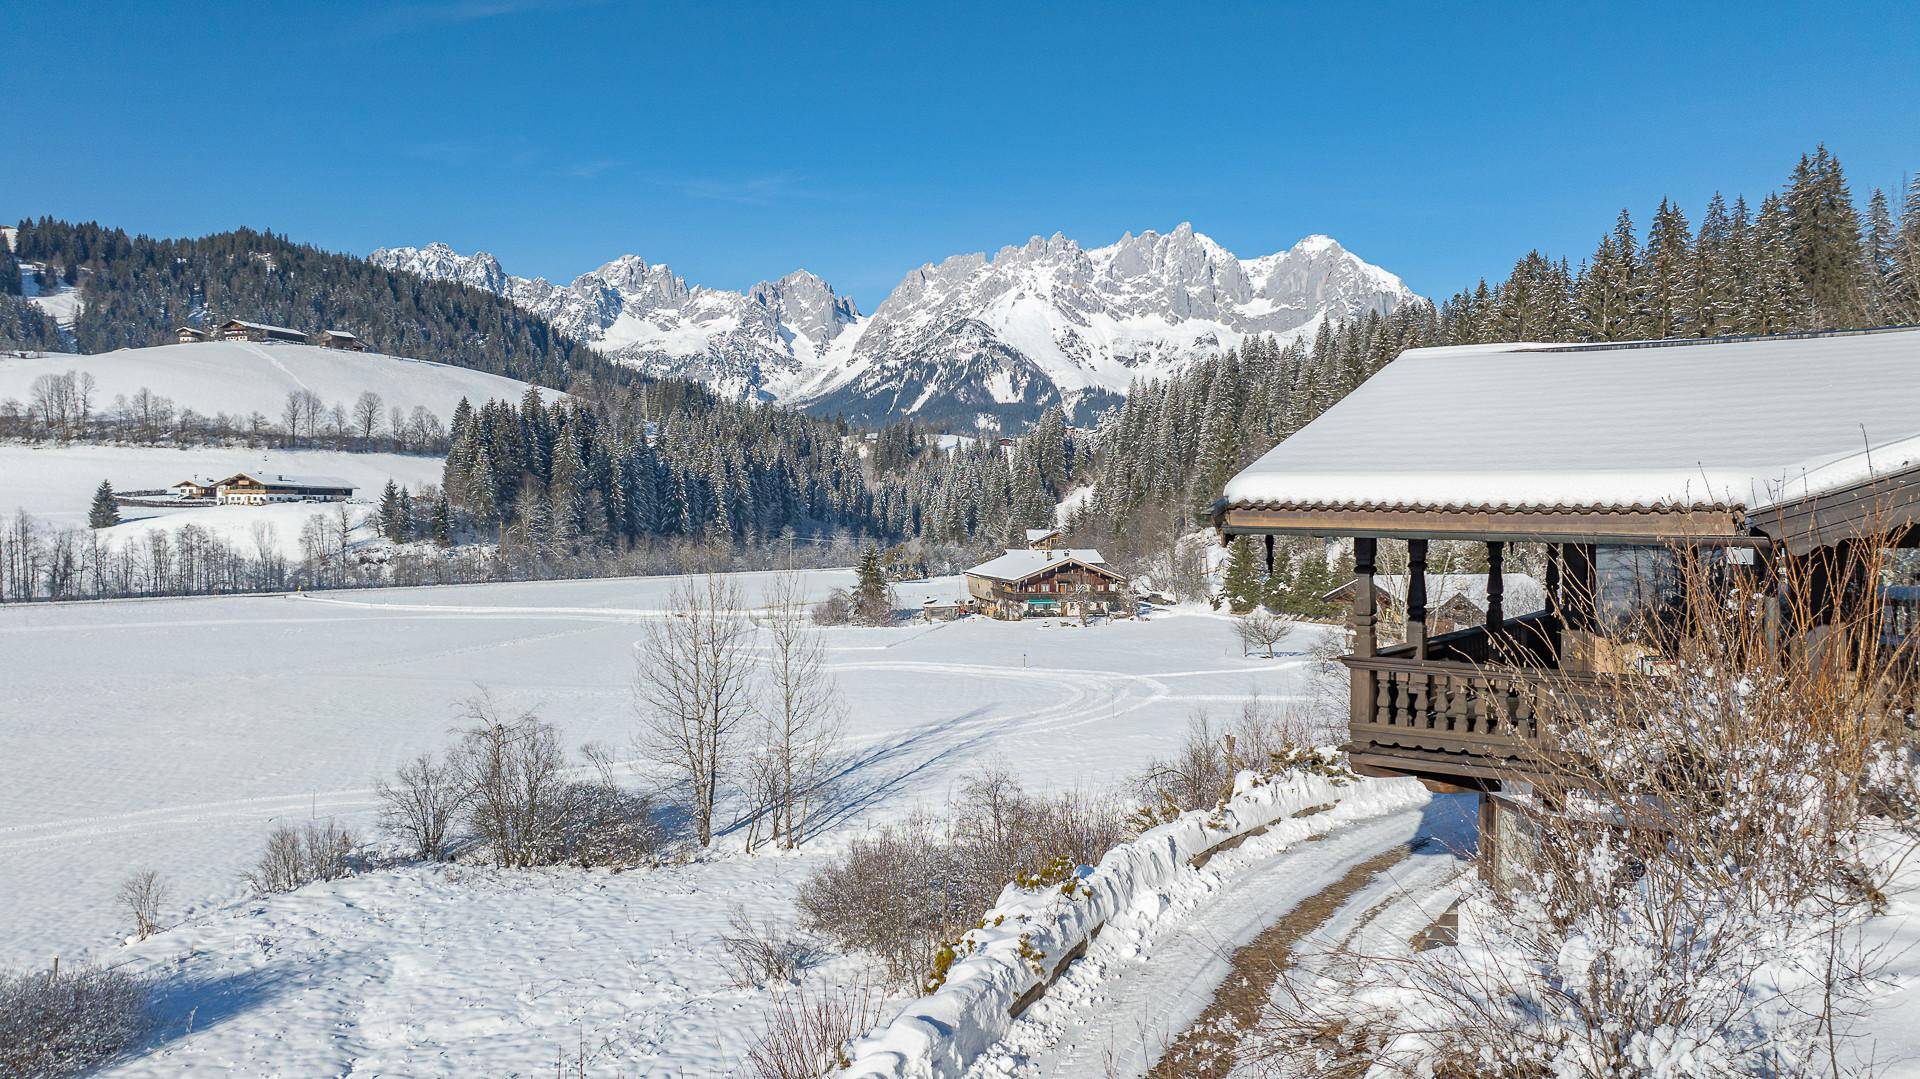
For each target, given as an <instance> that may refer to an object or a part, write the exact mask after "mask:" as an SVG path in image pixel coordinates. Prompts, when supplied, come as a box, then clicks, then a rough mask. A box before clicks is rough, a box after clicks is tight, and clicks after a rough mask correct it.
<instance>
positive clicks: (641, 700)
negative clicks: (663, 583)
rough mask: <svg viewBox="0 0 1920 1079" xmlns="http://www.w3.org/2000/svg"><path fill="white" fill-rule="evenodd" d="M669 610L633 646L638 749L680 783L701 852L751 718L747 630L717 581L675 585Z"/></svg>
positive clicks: (733, 595) (724, 583)
mask: <svg viewBox="0 0 1920 1079" xmlns="http://www.w3.org/2000/svg"><path fill="white" fill-rule="evenodd" d="M669 607H670V608H671V610H672V614H671V615H670V616H669V617H667V618H662V619H659V620H658V621H654V622H649V623H648V624H647V629H646V633H645V634H644V635H643V636H642V637H641V640H640V654H639V657H638V660H637V663H638V668H637V670H636V672H635V675H634V681H633V694H634V701H635V704H636V707H637V711H638V712H639V714H640V734H639V738H638V741H639V748H640V750H641V752H643V753H644V754H646V755H647V756H649V757H650V758H652V759H653V760H656V761H658V762H660V763H662V764H664V765H666V766H667V767H669V768H671V769H672V770H673V771H675V772H676V773H678V774H679V775H680V777H681V778H682V779H684V780H685V781H686V783H687V786H688V796H687V802H688V810H689V815H690V816H691V818H692V820H693V824H694V829H695V831H696V833H697V835H698V837H699V840H700V845H701V846H709V845H711V844H712V842H713V821H714V812H715V807H716V805H717V804H718V802H719V796H720V783H721V780H722V777H723V775H724V773H725V771H726V769H727V768H728V766H729V765H730V763H731V762H730V760H729V758H730V756H731V755H732V753H733V752H734V751H735V750H736V749H737V748H738V742H739V739H740V735H741V732H742V728H743V727H744V726H745V725H746V724H747V723H748V722H749V721H750V720H751V719H752V717H753V714H754V700H753V687H752V683H751V673H752V668H753V656H752V654H751V652H750V651H749V648H750V645H751V643H752V624H751V623H750V622H749V621H748V620H747V619H746V618H745V617H744V616H742V615H741V613H740V611H741V607H742V604H741V600H740V591H739V589H738V587H736V586H735V585H734V584H733V583H732V582H731V581H729V580H728V579H727V578H725V577H722V576H720V575H718V574H707V575H705V576H703V577H691V578H688V579H687V580H685V581H683V582H682V583H681V584H679V585H678V586H676V587H675V588H674V591H673V596H672V599H671V600H670V601H669Z"/></svg>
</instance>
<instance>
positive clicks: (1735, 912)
mask: <svg viewBox="0 0 1920 1079" xmlns="http://www.w3.org/2000/svg"><path fill="white" fill-rule="evenodd" d="M1828 557H1829V556H1828V555H1826V554H1816V555H1815V556H1812V557H1810V558H1807V559H1805V560H1802V559H1797V558H1796V559H1781V560H1779V561H1778V562H1777V563H1776V564H1775V565H1773V566H1771V567H1767V566H1765V565H1762V566H1760V567H1753V568H1747V567H1738V566H1733V565H1730V564H1726V563H1721V562H1718V561H1717V560H1711V559H1707V558H1703V557H1698V556H1696V555H1694V554H1693V553H1692V552H1687V551H1680V552H1675V553H1674V554H1673V556H1672V565H1671V570H1672V572H1671V576H1670V578H1669V579H1668V580H1665V581H1663V582H1661V583H1660V587H1661V588H1662V589H1667V590H1670V592H1671V596H1670V598H1671V602H1665V603H1661V604H1659V605H1656V606H1652V607H1649V609H1648V610H1647V612H1646V613H1645V614H1644V615H1642V616H1639V617H1637V618H1636V619H1635V621H1634V622H1633V623H1632V624H1630V625H1626V626H1623V627H1620V628H1619V630H1618V632H1614V633H1610V634H1609V639H1610V646H1611V647H1614V648H1617V649H1618V650H1619V651H1620V652H1621V653H1622V654H1623V655H1625V656H1627V657H1629V659H1630V660H1632V661H1631V662H1627V663H1621V664H1617V665H1616V669H1615V670H1614V671H1612V672H1611V673H1610V674H1608V676H1606V677H1604V678H1599V679H1595V680H1593V682H1592V683H1591V684H1588V685H1583V686H1581V687H1579V688H1578V690H1577V691H1575V690H1565V689H1563V690H1560V691H1556V692H1554V693H1552V694H1550V695H1546V696H1544V697H1543V698H1542V703H1541V707H1542V710H1543V711H1542V714H1541V716H1540V722H1541V726H1542V730H1543V738H1542V740H1541V742H1540V743H1539V744H1538V745H1537V746H1531V745H1530V746H1528V747H1526V748H1525V750H1524V752H1525V753H1526V758H1525V759H1524V760H1523V762H1522V766H1521V768H1520V769H1518V774H1517V776H1516V777H1515V778H1514V779H1513V780H1512V781H1510V782H1509V783H1508V789H1507V790H1506V791H1504V792H1503V796H1502V797H1503V802H1502V812H1501V815H1500V816H1501V818H1502V820H1503V821H1506V822H1509V823H1507V824H1504V825H1503V826H1502V827H1501V830H1500V832H1499V833H1498V834H1497V835H1496V836H1495V837H1493V838H1494V843H1493V844H1492V850H1494V851H1495V852H1496V857H1495V859H1494V861H1493V863H1492V864H1490V865H1486V866H1484V867H1483V868H1484V869H1485V876H1486V877H1488V878H1489V880H1488V881H1487V882H1486V883H1482V884H1480V885H1478V886H1476V887H1475V888H1473V889H1472V890H1471V891H1470V892H1469V893H1468V896H1467V898H1466V900H1465V901H1464V903H1463V906H1462V908H1461V915H1460V946H1459V947H1458V948H1457V949H1445V950H1440V951H1435V952H1430V953H1424V954H1420V955H1415V956H1413V957H1411V958H1406V957H1400V958H1393V957H1386V958H1382V957H1364V956H1357V955H1348V956H1344V957H1342V958H1343V959H1345V960H1346V962H1344V963H1342V964H1340V965H1339V967H1338V969H1339V970H1340V971H1341V972H1342V973H1340V974H1339V975H1338V976H1337V977H1322V978H1320V979H1318V980H1309V981H1307V982H1304V983H1299V984H1292V985H1289V986H1288V987H1287V990H1288V991H1287V993H1286V994H1285V996H1284V997H1283V998H1282V999H1281V1000H1280V1002H1279V1004H1278V1006H1276V1007H1274V1008H1273V1009H1272V1010H1271V1013H1270V1015H1269V1017H1268V1020H1267V1023H1266V1030H1265V1037H1263V1038H1262V1039H1261V1042H1262V1045H1263V1050H1262V1051H1263V1053H1264V1055H1265V1057H1266V1061H1267V1063H1268V1064H1271V1065H1273V1066H1275V1068H1276V1069H1277V1070H1280V1071H1283V1072H1287V1071H1291V1070H1295V1069H1298V1068H1302V1067H1309V1066H1310V1067H1314V1068H1320V1069H1324V1068H1327V1067H1329V1065H1334V1066H1339V1065H1352V1066H1354V1067H1356V1068H1358V1069H1360V1070H1365V1069H1366V1068H1367V1067H1372V1068H1373V1069H1374V1070H1372V1071H1370V1072H1368V1074H1373V1075H1407V1076H1412V1075H1433V1074H1443V1075H1450V1074H1468V1073H1471V1074H1476V1075H1492V1076H1515V1077H1532V1076H1539V1075H1584V1076H1613V1075H1629V1074H1644V1073H1646V1072H1647V1071H1649V1070H1651V1068H1652V1065H1651V1062H1652V1061H1653V1060H1654V1059H1655V1058H1656V1055H1657V1057H1658V1059H1661V1060H1666V1061H1681V1060H1685V1061H1692V1062H1695V1064H1696V1065H1697V1066H1698V1067H1700V1068H1702V1069H1704V1070H1705V1071H1706V1072H1710V1073H1711V1074H1715V1075H1769V1076H1802V1075H1813V1074H1819V1075H1834V1076H1837V1075H1843V1074H1855V1073H1857V1072H1858V1064H1857V1062H1856V1061H1853V1060H1852V1059H1851V1058H1852V1056H1853V1052H1852V1049H1851V1048H1850V1047H1849V1045H1848V1043H1847V1039H1846V1036H1845V1034H1844V1032H1845V1031H1846V1030H1847V1029H1848V1027H1849V1026H1851V1025H1852V1018H1853V1013H1854V1012H1855V1011H1856V1010H1857V1009H1858V1008H1860V1007H1862V1006H1863V998H1864V997H1865V996H1867V995H1869V994H1870V993H1872V992H1877V991H1878V990H1877V989H1876V986H1875V976H1876V975H1875V968H1876V964H1878V963H1880V962H1883V961H1884V956H1880V955H1878V954H1876V953H1873V952H1871V951H1866V950H1862V949H1861V947H1860V946H1859V941H1858V935H1857V930H1858V928H1859V926H1860V924H1861V923H1862V922H1863V921H1864V919H1865V918H1866V917H1868V916H1870V915H1871V914H1872V913H1874V912H1875V910H1876V908H1878V907H1879V906H1880V904H1882V903H1883V902H1884V896H1883V894H1882V891H1883V886H1884V883H1885V880H1884V876H1885V874H1886V873H1887V872H1889V868H1888V867H1889V866H1891V865H1897V864H1898V863H1899V862H1900V861H1901V860H1903V859H1904V858H1906V857H1907V856H1909V855H1910V854H1911V852H1912V850H1913V848H1914V839H1915V837H1914V833H1913V830H1912V827H1911V825H1910V824H1905V823H1902V822H1898V821H1894V822H1885V821H1881V822H1875V821H1871V820H1870V819H1869V817H1870V814H1873V813H1886V812H1892V813H1907V812H1911V811H1912V808H1913V807H1915V806H1916V805H1920V802H1915V801H1914V800H1912V799H1911V798H1910V797H1908V796H1907V794H1906V793H1904V792H1912V791H1915V790H1920V784H1916V772H1915V770H1914V767H1913V763H1912V755H1911V749H1910V747H1907V746H1905V745H1902V744H1900V743H1901V742H1902V741H1903V740H1904V739H1905V738H1906V737H1907V733H1906V731H1907V724H1908V722H1909V721H1910V719H1911V704H1912V702H1913V701H1914V700H1915V699H1916V689H1917V687H1916V685H1915V682H1914V672H1913V668H1912V666H1911V660H1912V657H1911V655H1910V654H1903V653H1905V652H1906V650H1907V649H1909V648H1911V643H1910V642H1909V643H1905V644H1902V643H1899V642H1897V641H1890V640H1889V638H1888V637H1887V636H1885V635H1883V634H1882V632H1881V618H1882V614H1881V612H1880V611H1879V610H1878V605H1879V599H1878V592H1877V589H1876V587H1875V585H1876V584H1877V582H1878V581H1879V579H1880V574H1879V570H1878V567H1877V566H1876V565H1875V564H1874V562H1875V556H1874V555H1873V554H1872V553H1871V550H1869V549H1865V545H1862V549H1861V550H1856V551H1854V552H1851V553H1849V552H1846V551H1844V550H1842V551H1841V552H1840V553H1837V554H1834V555H1833V556H1832V559H1831V560H1830V561H1829V560H1828ZM1850 560H1853V561H1851V564H1848V563H1849V561H1850ZM1822 562H1825V563H1826V564H1821V563H1822ZM1814 574H1818V575H1820V577H1822V578H1824V579H1825V580H1827V581H1835V580H1838V581H1846V580H1849V579H1851V580H1855V581H1858V582H1859V587H1858V588H1855V589H1851V590H1848V589H1836V591H1841V592H1843V594H1844V596H1845V598H1844V599H1843V601H1842V602H1841V603H1839V604H1837V605H1836V606H1837V608H1838V609H1837V610H1831V609H1830V610H1825V611H1816V610H1814V609H1812V607H1811V606H1810V605H1809V603H1808V597H1811V596H1817V595H1819V594H1820V591H1821V589H1820V582H1819V581H1817V580H1815V579H1814V578H1813V577H1812V575H1814ZM1828 594H1832V593H1828ZM1903 807H1904V808H1903ZM1889 824H1892V825H1893V826H1892V827H1888V825H1889ZM1890 833H1891V834H1890ZM1656 1034H1657V1038H1656Z"/></svg>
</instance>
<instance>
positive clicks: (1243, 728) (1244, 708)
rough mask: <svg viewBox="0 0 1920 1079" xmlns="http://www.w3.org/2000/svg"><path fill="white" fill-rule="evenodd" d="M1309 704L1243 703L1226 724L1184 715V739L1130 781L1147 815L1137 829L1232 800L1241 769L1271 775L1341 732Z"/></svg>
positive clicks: (1199, 712)
mask: <svg viewBox="0 0 1920 1079" xmlns="http://www.w3.org/2000/svg"><path fill="white" fill-rule="evenodd" d="M1319 715H1320V713H1319V712H1318V711H1317V710H1316V709H1315V708H1314V707H1312V706H1311V705H1308V706H1305V707H1299V708H1282V707H1280V706H1278V705H1276V704H1273V703H1271V702H1268V701H1265V700H1262V699H1261V698H1260V697H1258V696H1253V697H1249V698H1247V700H1245V701H1244V702H1242V703H1241V706H1240V711H1239V713H1238V714H1237V715H1235V716H1234V717H1233V719H1232V720H1231V721H1230V722H1228V723H1226V724H1216V723H1215V721H1214V718H1213V716H1212V714H1211V713H1210V712H1208V711H1207V710H1206V709H1204V708H1196V709H1194V710H1193V711H1192V712H1191V713H1189V714H1188V716H1187V733H1186V737H1184V738H1183V739H1181V742H1180V745H1179V747H1178V748H1177V749H1176V750H1175V752H1174V754H1173V756H1171V757H1167V758H1164V759H1160V760H1156V761H1153V762H1151V763H1150V764H1149V765H1148V766H1147V769H1146V771H1145V772H1143V773H1142V774H1141V775H1140V776H1139V777H1138V778H1137V779H1135V780H1134V784H1133V785H1134V790H1135V792H1136V794H1137V796H1138V798H1139V799H1140V801H1141V802H1142V803H1143V804H1144V805H1145V806H1146V807H1147V810H1146V811H1143V812H1142V813H1139V814H1136V816H1135V822H1136V830H1144V829H1145V828H1146V827H1151V826H1152V825H1154V824H1159V823H1162V822H1164V821H1165V820H1168V819H1171V818H1172V817H1174V816H1177V815H1178V814H1180V813H1184V812H1188V811H1190V810H1195V809H1209V808H1212V807H1213V806H1216V805H1218V804H1220V802H1221V801H1222V800H1223V799H1225V798H1227V797H1229V796H1231V795H1232V793H1233V791H1232V786H1233V781H1234V777H1235V776H1236V775H1238V774H1239V773H1240V772H1241V771H1242V770H1251V771H1255V772H1261V773H1269V772H1274V771H1277V770H1280V769H1283V768H1285V767H1288V766H1291V765H1292V764H1294V763H1296V762H1299V761H1300V760H1302V759H1303V751H1304V750H1306V749H1307V748H1308V747H1311V746H1315V745H1320V744H1323V743H1325V742H1327V741H1328V740H1329V739H1331V738H1336V737H1338V736H1339V735H1340V734H1341V733H1343V732H1339V731H1336V730H1334V729H1333V728H1331V727H1330V726H1329V725H1328V724H1327V723H1326V722H1324V721H1322V720H1321V719H1319V718H1318V717H1319Z"/></svg>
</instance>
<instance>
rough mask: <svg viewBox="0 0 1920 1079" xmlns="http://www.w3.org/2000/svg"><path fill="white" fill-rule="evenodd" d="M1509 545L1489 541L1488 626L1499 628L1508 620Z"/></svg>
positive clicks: (1497, 541)
mask: <svg viewBox="0 0 1920 1079" xmlns="http://www.w3.org/2000/svg"><path fill="white" fill-rule="evenodd" d="M1506 572H1507V545H1506V544H1504V543H1501V542H1500V541H1499V540H1490V541H1488V543H1487V628H1488V629H1498V628H1499V627H1500V623H1502V622H1505V621H1506V620H1507V604H1506V592H1507V577H1506Z"/></svg>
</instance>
